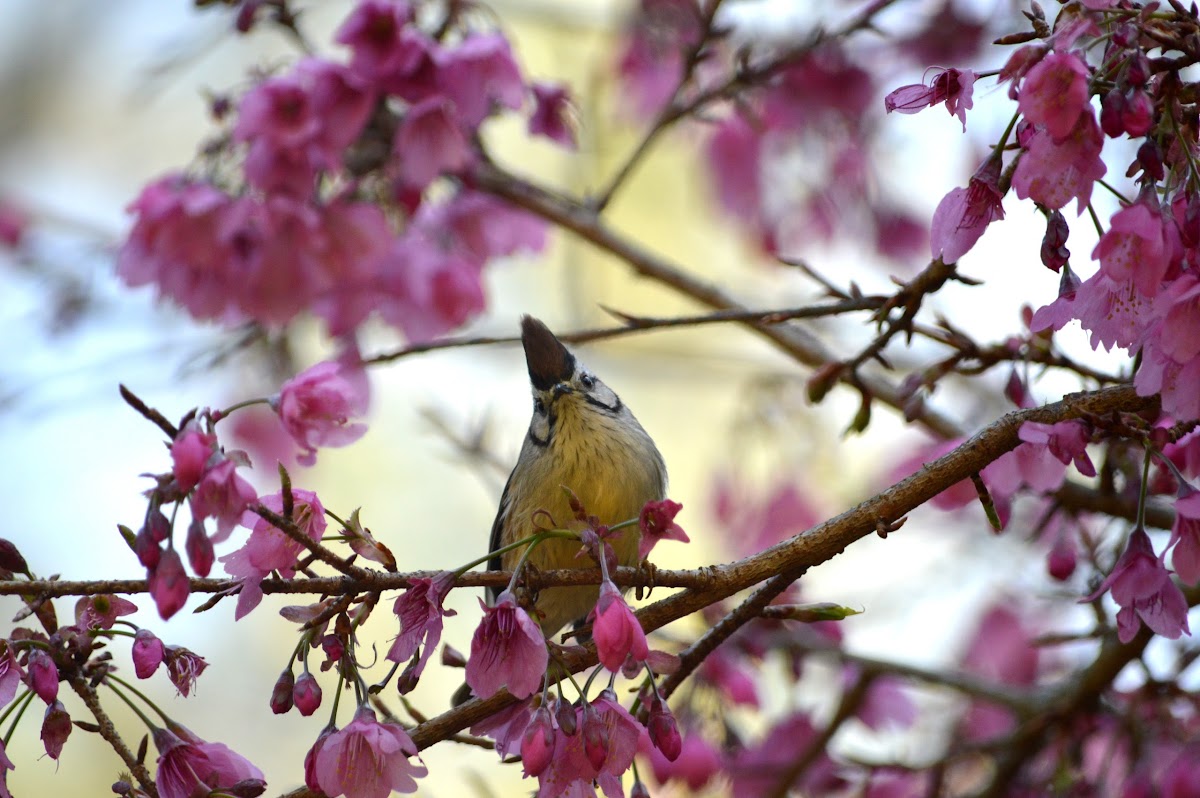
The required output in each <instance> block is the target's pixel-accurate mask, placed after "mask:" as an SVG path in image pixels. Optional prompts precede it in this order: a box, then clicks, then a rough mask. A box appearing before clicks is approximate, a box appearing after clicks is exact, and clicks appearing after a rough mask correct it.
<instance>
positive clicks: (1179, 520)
mask: <svg viewBox="0 0 1200 798" xmlns="http://www.w3.org/2000/svg"><path fill="white" fill-rule="evenodd" d="M1167 546H1168V548H1169V547H1171V546H1174V547H1175V548H1174V551H1173V552H1172V554H1171V564H1172V565H1174V566H1175V572H1176V573H1178V574H1179V578H1180V579H1182V580H1183V581H1184V583H1185V584H1189V585H1194V584H1196V583H1197V582H1200V491H1195V490H1193V489H1192V488H1191V487H1190V486H1188V487H1187V488H1185V489H1184V491H1183V493H1182V495H1181V496H1180V497H1179V500H1178V501H1176V502H1175V523H1174V524H1173V525H1172V526H1171V540H1170V542H1168V543H1167Z"/></svg>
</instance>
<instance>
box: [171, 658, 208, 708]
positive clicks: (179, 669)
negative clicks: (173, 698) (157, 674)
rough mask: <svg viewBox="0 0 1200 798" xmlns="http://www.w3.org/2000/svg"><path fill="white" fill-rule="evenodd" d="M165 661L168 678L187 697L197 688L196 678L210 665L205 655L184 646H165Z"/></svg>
mask: <svg viewBox="0 0 1200 798" xmlns="http://www.w3.org/2000/svg"><path fill="white" fill-rule="evenodd" d="M163 662H164V663H166V666H167V678H169V679H170V680H171V684H173V685H175V689H176V690H178V691H179V694H180V695H182V696H183V697H184V698H187V697H188V695H189V694H191V692H192V690H193V689H195V687H196V680H197V679H199V678H200V674H202V673H204V670H205V668H207V667H208V662H207V661H206V660H205V659H204V657H202V656H200V655H199V654H197V653H195V652H194V651H190V650H188V649H186V648H184V647H183V646H166V647H164V649H163Z"/></svg>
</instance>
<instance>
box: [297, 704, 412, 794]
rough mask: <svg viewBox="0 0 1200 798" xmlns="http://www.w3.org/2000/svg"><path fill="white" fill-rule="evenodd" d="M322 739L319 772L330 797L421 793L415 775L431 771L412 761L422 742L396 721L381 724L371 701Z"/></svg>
mask: <svg viewBox="0 0 1200 798" xmlns="http://www.w3.org/2000/svg"><path fill="white" fill-rule="evenodd" d="M318 744H319V745H320V746H321V748H320V751H318V752H317V753H316V756H315V762H314V773H315V776H316V781H317V784H319V785H320V787H321V790H322V791H323V792H325V794H326V795H328V796H330V798H337V796H339V795H345V796H347V798H387V796H389V795H391V794H392V792H416V790H417V782H416V779H419V778H421V777H423V776H424V775H425V774H426V773H428V771H427V770H426V769H425V767H424V765H414V764H413V763H412V762H410V761H409V757H412V756H416V755H417V747H416V746H415V745H414V744H413V741H412V739H411V738H410V737H409V736H408V733H407V732H406V731H404V729H403V728H402V727H401V726H400V725H398V724H396V723H390V722H388V723H380V722H379V721H378V720H376V718H375V713H374V712H372V711H371V710H370V708H368V707H366V706H362V707H359V709H358V712H357V713H355V715H354V720H352V721H351V722H350V724H349V725H347V726H346V727H345V728H344V729H341V730H340V731H336V732H334V733H333V734H331V735H330V736H328V737H326V738H324V740H323V741H322V740H318ZM314 750H315V748H314ZM419 761H420V760H419V759H418V762H419Z"/></svg>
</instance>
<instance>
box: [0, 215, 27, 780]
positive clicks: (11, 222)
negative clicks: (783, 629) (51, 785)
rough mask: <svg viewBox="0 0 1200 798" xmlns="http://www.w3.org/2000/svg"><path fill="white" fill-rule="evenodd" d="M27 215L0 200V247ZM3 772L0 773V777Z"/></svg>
mask: <svg viewBox="0 0 1200 798" xmlns="http://www.w3.org/2000/svg"><path fill="white" fill-rule="evenodd" d="M29 221H30V220H29V214H28V213H26V212H25V211H24V210H22V209H21V208H19V207H17V206H16V205H13V204H12V203H11V202H9V201H7V200H3V199H0V246H4V247H7V248H9V249H16V248H17V247H19V246H21V241H22V240H23V239H24V238H25V233H26V231H27V230H28V229H29ZM2 774H3V771H0V775H2Z"/></svg>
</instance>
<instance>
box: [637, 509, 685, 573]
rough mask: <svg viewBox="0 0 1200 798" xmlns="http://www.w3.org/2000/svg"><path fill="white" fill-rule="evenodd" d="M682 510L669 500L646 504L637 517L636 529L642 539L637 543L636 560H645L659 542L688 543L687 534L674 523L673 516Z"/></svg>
mask: <svg viewBox="0 0 1200 798" xmlns="http://www.w3.org/2000/svg"><path fill="white" fill-rule="evenodd" d="M682 509H683V505H682V504H680V503H679V502H673V501H671V500H670V499H663V500H662V501H656V502H653V501H652V502H646V505H645V506H644V507H642V512H641V513H640V514H639V515H638V528H639V529H640V530H641V532H642V537H641V539H640V540H639V541H638V558H639V559H642V560H644V559H646V557H647V555H649V554H650V550H651V549H653V548H654V547H655V546H656V545H657V544H658V542H659V541H660V540H678V541H679V542H680V543H688V542H690V538H688V536H687V532H684V531H683V527H681V526H679V524H677V523H675V516H676V515H678V514H679V511H680V510H682Z"/></svg>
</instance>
